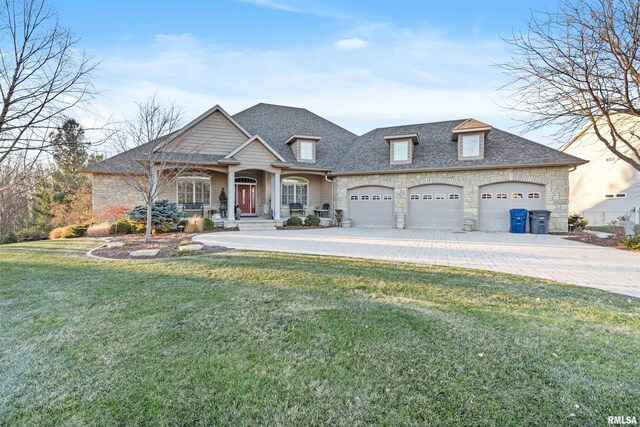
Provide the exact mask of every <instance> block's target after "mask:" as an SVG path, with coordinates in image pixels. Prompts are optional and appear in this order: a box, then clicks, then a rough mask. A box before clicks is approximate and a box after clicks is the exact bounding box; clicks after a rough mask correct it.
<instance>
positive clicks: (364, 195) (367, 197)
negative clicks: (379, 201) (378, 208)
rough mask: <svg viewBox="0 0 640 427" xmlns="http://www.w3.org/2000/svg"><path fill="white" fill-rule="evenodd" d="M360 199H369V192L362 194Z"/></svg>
mask: <svg viewBox="0 0 640 427" xmlns="http://www.w3.org/2000/svg"><path fill="white" fill-rule="evenodd" d="M360 200H369V196H368V195H367V194H363V195H362V196H360Z"/></svg>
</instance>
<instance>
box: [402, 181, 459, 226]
mask: <svg viewBox="0 0 640 427" xmlns="http://www.w3.org/2000/svg"><path fill="white" fill-rule="evenodd" d="M408 205H409V212H408V213H409V219H408V224H409V228H432V229H442V230H459V229H461V228H462V188H461V187H457V186H454V185H444V184H429V185H422V186H419V187H413V188H410V189H409V201H408Z"/></svg>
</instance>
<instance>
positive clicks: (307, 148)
mask: <svg viewBox="0 0 640 427" xmlns="http://www.w3.org/2000/svg"><path fill="white" fill-rule="evenodd" d="M319 140H320V137H319V136H306V135H293V136H291V138H289V139H288V140H287V144H289V145H291V150H292V151H293V154H294V156H295V157H296V161H298V162H305V163H315V161H316V144H317V143H318V141H319Z"/></svg>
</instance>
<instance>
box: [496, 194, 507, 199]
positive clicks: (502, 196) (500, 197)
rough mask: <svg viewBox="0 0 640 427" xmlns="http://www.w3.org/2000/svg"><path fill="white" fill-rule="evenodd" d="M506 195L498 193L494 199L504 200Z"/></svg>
mask: <svg viewBox="0 0 640 427" xmlns="http://www.w3.org/2000/svg"><path fill="white" fill-rule="evenodd" d="M506 198H507V193H498V194H496V199H506Z"/></svg>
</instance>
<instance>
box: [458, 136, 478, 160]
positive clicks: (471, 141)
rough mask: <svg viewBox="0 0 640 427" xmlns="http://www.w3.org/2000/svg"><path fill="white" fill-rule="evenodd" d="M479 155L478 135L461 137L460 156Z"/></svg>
mask: <svg viewBox="0 0 640 427" xmlns="http://www.w3.org/2000/svg"><path fill="white" fill-rule="evenodd" d="M479 156H480V135H464V136H463V137H462V157H479Z"/></svg>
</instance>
